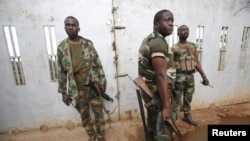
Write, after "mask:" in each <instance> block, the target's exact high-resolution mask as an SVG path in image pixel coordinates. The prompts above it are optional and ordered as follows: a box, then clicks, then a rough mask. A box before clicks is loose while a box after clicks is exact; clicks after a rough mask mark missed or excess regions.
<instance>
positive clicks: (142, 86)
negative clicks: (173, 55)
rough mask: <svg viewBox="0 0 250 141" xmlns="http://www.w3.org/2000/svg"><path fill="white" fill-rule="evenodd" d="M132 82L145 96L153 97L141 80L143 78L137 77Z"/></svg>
mask: <svg viewBox="0 0 250 141" xmlns="http://www.w3.org/2000/svg"><path fill="white" fill-rule="evenodd" d="M133 82H134V83H135V84H136V85H137V86H138V87H139V88H140V89H141V90H142V91H144V92H145V93H146V94H147V95H149V96H150V97H153V94H152V92H151V91H150V90H149V88H148V86H147V84H146V83H145V81H144V80H143V78H142V77H141V76H138V77H137V78H136V79H135V80H133Z"/></svg>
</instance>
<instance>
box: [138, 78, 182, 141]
mask: <svg viewBox="0 0 250 141" xmlns="http://www.w3.org/2000/svg"><path fill="white" fill-rule="evenodd" d="M133 82H134V83H135V84H136V85H137V86H138V87H139V88H140V89H141V90H142V91H144V92H145V93H146V94H147V95H148V96H150V97H151V98H152V100H151V101H150V102H149V103H145V105H144V106H145V107H146V108H148V107H150V106H156V107H157V110H159V111H161V109H162V103H161V100H160V99H159V98H157V97H156V96H154V95H153V94H152V92H151V91H150V90H149V88H148V86H147V85H146V83H145V81H144V80H143V78H142V77H140V76H139V77H137V78H136V79H135V80H133ZM165 123H166V124H168V125H170V127H171V128H172V130H173V131H174V132H175V133H176V135H177V137H178V138H179V140H180V141H183V136H182V134H181V132H180V130H179V129H178V127H177V126H176V125H175V123H174V121H173V120H172V118H168V119H167V120H166V122H165Z"/></svg>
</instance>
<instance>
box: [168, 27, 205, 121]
mask: <svg viewBox="0 0 250 141" xmlns="http://www.w3.org/2000/svg"><path fill="white" fill-rule="evenodd" d="M177 34H178V36H179V42H178V43H176V44H175V45H174V46H173V47H172V48H171V50H172V53H173V59H174V62H175V67H176V79H175V108H174V111H175V113H176V114H177V110H178V106H179V104H180V101H181V97H182V94H183V98H184V99H183V110H184V118H183V119H182V120H183V121H185V122H187V123H189V124H191V125H195V126H196V125H197V123H196V122H195V121H194V120H193V119H192V118H191V115H190V112H191V106H190V103H191V101H192V98H193V93H194V90H195V89H194V73H195V70H197V71H198V72H199V73H200V75H201V77H202V79H203V82H202V84H203V85H209V81H208V79H207V77H206V75H205V73H204V71H203V69H202V67H201V64H200V62H199V60H198V53H197V47H196V46H195V44H194V43H191V42H188V41H187V38H188V36H189V29H188V27H187V26H186V25H181V26H180V27H179V28H178V31H177Z"/></svg>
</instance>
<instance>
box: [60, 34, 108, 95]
mask: <svg viewBox="0 0 250 141" xmlns="http://www.w3.org/2000/svg"><path fill="white" fill-rule="evenodd" d="M80 38H81V46H82V54H83V56H84V57H83V58H84V61H85V62H86V63H85V65H86V68H89V69H88V75H90V76H91V79H92V81H94V82H97V83H98V84H99V85H106V77H105V73H104V70H103V67H102V64H101V61H100V59H99V56H98V53H97V51H96V50H95V48H94V46H93V43H92V41H90V40H88V39H86V38H83V37H80ZM57 62H58V92H59V93H62V92H67V91H68V93H69V94H70V95H71V96H72V97H73V98H77V96H78V88H77V84H76V81H75V78H74V74H73V68H72V61H71V54H70V47H69V42H68V38H67V39H65V40H63V41H62V42H61V43H60V44H59V45H58V48H57ZM89 63H91V65H89ZM89 66H90V67H89ZM67 80H68V83H67ZM67 84H68V85H67Z"/></svg>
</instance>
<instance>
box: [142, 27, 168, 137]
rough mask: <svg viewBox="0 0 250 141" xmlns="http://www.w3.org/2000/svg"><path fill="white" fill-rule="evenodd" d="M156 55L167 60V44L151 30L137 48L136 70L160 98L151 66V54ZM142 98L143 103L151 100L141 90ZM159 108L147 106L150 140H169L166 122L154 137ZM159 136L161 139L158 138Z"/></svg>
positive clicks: (159, 35)
mask: <svg viewBox="0 0 250 141" xmlns="http://www.w3.org/2000/svg"><path fill="white" fill-rule="evenodd" d="M153 53H154V54H155V55H156V56H161V57H164V58H166V60H168V58H167V57H168V56H169V54H168V44H167V42H166V40H165V39H164V37H163V36H162V35H161V34H159V33H157V32H153V33H151V34H149V35H148V36H147V37H146V38H145V39H144V40H143V42H142V45H141V47H140V50H139V60H138V67H139V68H138V71H139V75H140V76H142V77H143V78H144V79H145V80H146V84H147V85H148V87H149V89H150V91H151V92H152V93H153V94H154V95H156V96H157V97H158V98H160V95H159V93H158V90H157V84H156V75H155V72H154V70H153V66H152V62H151V61H152V54H153ZM166 74H167V72H166ZM141 94H142V98H143V100H144V102H145V103H148V102H150V101H151V98H150V97H149V96H148V95H147V94H146V93H144V92H143V91H142V93H141ZM158 113H159V110H157V109H156V108H154V107H149V108H147V128H148V132H149V137H150V141H155V140H158V141H159V140H162V139H163V140H165V141H166V140H170V138H171V134H172V131H171V130H170V128H169V127H168V126H166V124H163V123H162V124H163V125H162V127H163V133H162V136H160V137H157V138H158V139H156V123H157V117H158ZM159 138H161V139H159Z"/></svg>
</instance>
